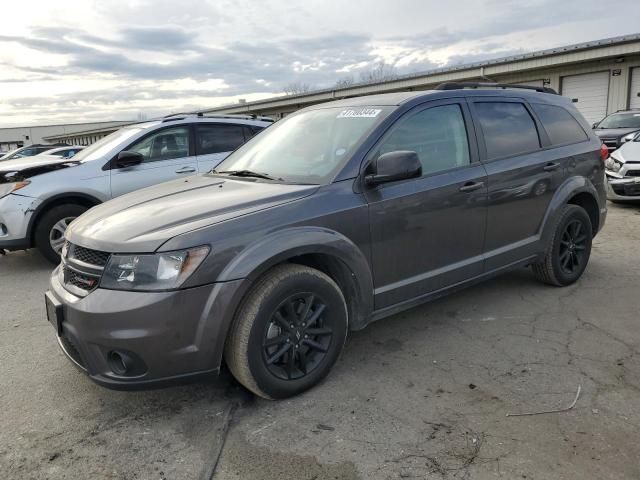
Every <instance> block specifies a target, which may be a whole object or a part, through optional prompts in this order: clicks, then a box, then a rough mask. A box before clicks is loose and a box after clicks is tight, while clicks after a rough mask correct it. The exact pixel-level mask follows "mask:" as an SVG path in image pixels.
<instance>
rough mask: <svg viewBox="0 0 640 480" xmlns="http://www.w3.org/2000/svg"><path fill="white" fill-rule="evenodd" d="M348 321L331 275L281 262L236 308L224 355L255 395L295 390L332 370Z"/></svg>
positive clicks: (275, 395)
mask: <svg viewBox="0 0 640 480" xmlns="http://www.w3.org/2000/svg"><path fill="white" fill-rule="evenodd" d="M347 322H348V318H347V307H346V302H345V299H344V296H343V294H342V292H341V291H340V288H339V287H338V285H336V283H335V282H334V281H333V280H332V279H331V278H330V277H328V276H327V275H325V274H324V273H322V272H320V271H318V270H315V269H313V268H310V267H306V266H303V265H295V264H286V265H279V266H277V267H274V268H273V269H272V270H271V271H269V272H267V273H266V274H265V275H264V276H263V277H262V278H261V279H259V280H258V281H257V283H256V285H255V286H254V287H253V288H252V289H251V290H250V292H249V293H248V295H247V297H246V298H245V299H244V300H243V302H242V304H241V305H240V307H239V308H238V311H237V313H236V317H235V321H234V324H233V326H232V328H231V331H230V334H229V337H228V339H227V345H226V347H225V360H226V363H227V365H228V366H229V369H230V370H231V373H232V374H233V376H234V377H235V378H236V379H237V380H238V381H239V382H240V383H241V384H242V385H244V386H245V387H246V388H248V389H249V390H251V391H252V392H253V393H255V394H256V395H259V396H261V397H263V398H267V399H276V398H286V397H290V396H293V395H297V394H298V393H301V392H304V391H305V390H308V389H309V388H311V387H313V386H314V385H316V384H317V383H319V382H320V381H321V380H322V379H323V378H324V377H325V376H326V375H327V374H328V373H329V371H330V370H331V368H332V367H333V365H334V363H335V362H336V360H337V359H338V356H339V355H340V352H341V351H342V347H343V346H344V342H345V340H346V337H347Z"/></svg>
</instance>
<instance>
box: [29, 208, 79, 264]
mask: <svg viewBox="0 0 640 480" xmlns="http://www.w3.org/2000/svg"><path fill="white" fill-rule="evenodd" d="M86 211H87V207H83V206H82V205H74V204H71V203H69V204H65V205H58V206H57V207H53V208H52V209H51V210H49V211H48V212H46V213H45V214H44V215H43V216H42V218H40V220H39V221H38V224H37V225H36V230H35V235H34V237H35V238H34V240H35V245H36V248H37V249H38V250H40V253H42V255H43V256H44V258H46V259H47V260H49V261H50V262H51V263H53V264H58V263H60V251H61V250H62V246H63V245H64V233H65V231H66V230H67V227H68V226H69V224H70V223H71V222H72V221H73V220H75V219H76V218H77V217H79V216H80V215H82V214H83V213H84V212H86Z"/></svg>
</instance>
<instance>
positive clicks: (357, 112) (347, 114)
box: [336, 108, 382, 118]
mask: <svg viewBox="0 0 640 480" xmlns="http://www.w3.org/2000/svg"><path fill="white" fill-rule="evenodd" d="M381 111H382V110H381V109H379V108H349V109H347V110H342V111H341V112H340V113H339V114H338V116H337V117H336V118H374V117H377V116H378V114H379V113H380V112H381Z"/></svg>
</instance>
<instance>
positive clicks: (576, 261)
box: [558, 218, 591, 275]
mask: <svg viewBox="0 0 640 480" xmlns="http://www.w3.org/2000/svg"><path fill="white" fill-rule="evenodd" d="M590 228H591V226H589V229H590ZM587 235H590V233H587V229H586V226H585V225H584V224H583V223H582V221H581V220H580V219H579V218H574V219H572V220H571V221H570V222H569V223H567V225H566V227H565V229H564V232H563V233H562V237H561V239H560V251H559V257H558V258H559V260H560V268H561V269H562V271H563V273H565V274H567V275H574V274H575V273H576V272H577V271H579V270H581V269H584V266H585V265H584V264H585V261H586V259H587V258H588V256H587Z"/></svg>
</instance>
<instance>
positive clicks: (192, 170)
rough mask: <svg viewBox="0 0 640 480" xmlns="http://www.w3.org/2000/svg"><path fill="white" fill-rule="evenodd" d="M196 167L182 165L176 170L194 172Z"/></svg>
mask: <svg viewBox="0 0 640 480" xmlns="http://www.w3.org/2000/svg"><path fill="white" fill-rule="evenodd" d="M195 171H196V169H195V168H193V167H182V168H179V169H178V170H176V173H193V172H195Z"/></svg>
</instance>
